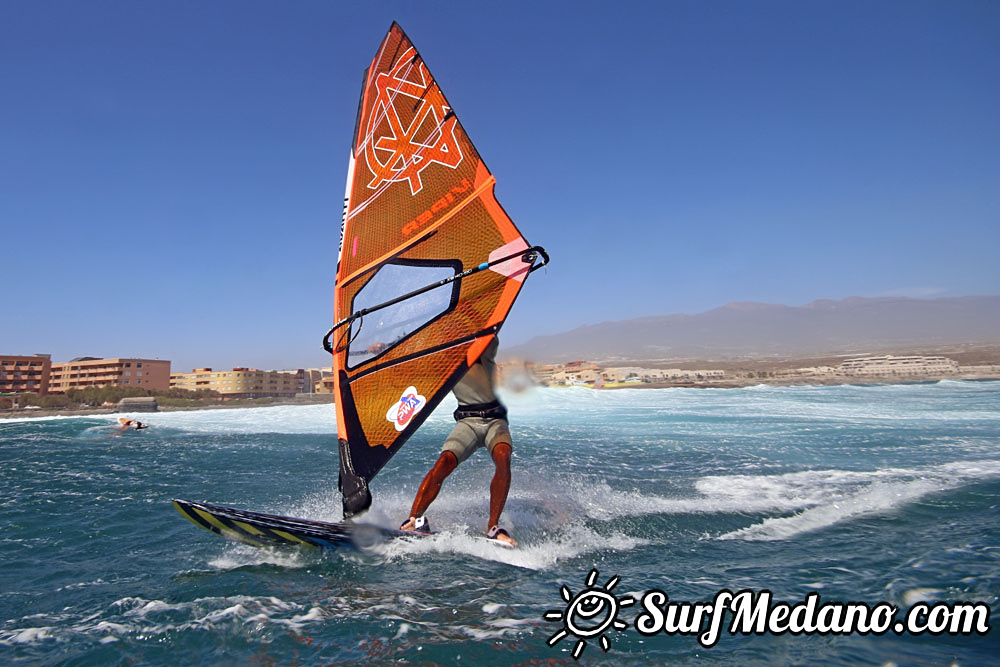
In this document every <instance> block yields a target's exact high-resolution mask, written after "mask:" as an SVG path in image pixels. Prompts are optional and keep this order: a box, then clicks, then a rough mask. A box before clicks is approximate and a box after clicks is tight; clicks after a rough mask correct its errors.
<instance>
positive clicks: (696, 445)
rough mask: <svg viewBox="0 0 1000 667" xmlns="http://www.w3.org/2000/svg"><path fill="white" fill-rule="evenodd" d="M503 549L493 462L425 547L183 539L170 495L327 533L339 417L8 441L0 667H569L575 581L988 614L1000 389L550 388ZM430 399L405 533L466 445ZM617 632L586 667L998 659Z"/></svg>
mask: <svg viewBox="0 0 1000 667" xmlns="http://www.w3.org/2000/svg"><path fill="white" fill-rule="evenodd" d="M505 399H506V401H507V403H508V406H509V408H510V412H511V416H512V429H513V432H514V437H515V443H514V446H515V453H516V456H515V460H514V465H515V469H514V483H513V488H512V491H511V497H510V500H509V502H508V511H507V512H506V514H505V521H506V523H507V525H508V526H510V527H511V528H512V530H513V532H514V534H515V535H516V536H517V538H518V539H519V540H520V541H521V543H522V547H521V548H520V549H518V550H514V551H507V550H504V549H501V548H499V547H496V546H494V545H492V544H489V543H486V542H484V541H483V540H481V539H479V538H478V537H477V535H478V534H479V532H480V531H482V530H483V529H484V528H485V521H486V513H487V486H488V484H489V479H490V476H491V474H492V465H491V464H490V462H489V461H488V459H487V457H486V456H485V455H483V454H482V453H478V454H476V455H475V456H474V457H473V458H472V459H471V460H470V461H468V462H467V463H465V464H463V465H462V466H461V467H460V468H459V469H458V470H457V471H456V472H455V474H454V475H453V477H452V478H450V479H449V480H448V481H447V482H446V484H445V488H444V490H443V492H442V495H441V497H440V498H439V500H438V502H437V503H436V504H435V505H434V506H432V508H431V511H430V513H429V516H430V518H431V522H432V524H433V526H434V528H435V530H437V531H440V532H439V533H438V534H437V535H434V536H432V537H429V538H424V539H421V540H416V541H412V542H410V541H405V540H403V541H396V542H393V543H390V544H385V545H381V546H378V547H376V548H375V549H374V550H373V551H371V552H368V553H360V552H326V553H324V552H310V551H297V550H283V551H266V550H259V549H253V548H251V547H246V546H243V545H238V544H231V543H229V542H226V541H224V540H222V539H220V538H219V537H217V536H214V535H212V534H210V533H208V532H205V531H203V530H200V529H198V528H196V527H195V526H194V525H192V524H190V523H189V522H187V521H185V520H184V519H182V518H181V517H180V515H178V514H177V513H176V512H175V511H174V510H173V509H172V507H171V506H170V503H169V500H170V499H171V498H174V497H180V498H187V499H191V500H206V501H211V502H218V503H221V504H229V505H234V506H239V507H246V508H251V509H257V510H262V511H270V512H277V513H283V514H291V515H296V516H303V517H307V518H313V519H323V520H338V519H339V518H340V510H339V499H338V497H337V493H336V470H337V458H336V451H335V440H334V437H333V436H332V435H331V434H332V433H333V430H334V425H333V414H332V413H333V410H332V408H331V407H330V406H308V407H275V408H254V409H245V410H221V411H201V412H172V413H157V414H151V415H147V416H143V417H142V418H143V420H144V421H147V422H149V423H150V424H151V426H152V427H151V428H150V429H148V430H147V431H144V432H130V433H127V434H125V435H122V436H118V437H115V436H113V435H112V433H113V426H112V422H113V421H114V419H115V417H116V416H117V415H116V416H100V417H74V418H47V419H36V420H25V421H16V422H2V423H0V480H2V488H3V490H4V493H3V497H2V500H0V503H2V514H0V517H2V526H3V528H2V531H0V562H2V563H3V567H2V570H0V663H8V664H9V663H14V664H18V663H23V664H72V665H106V664H126V663H128V664H134V663H138V664H193V663H206V664H208V663H211V664H271V663H277V664H293V663H300V664H317V663H324V662H341V661H347V662H363V661H368V660H373V661H377V662H388V661H393V660H406V661H413V662H418V661H419V662H424V663H427V664H461V663H466V662H468V663H470V664H481V663H482V664H514V663H530V662H532V661H539V662H540V661H547V660H556V661H560V662H564V663H570V664H572V663H573V658H572V657H571V650H572V649H573V646H574V642H575V639H576V638H575V637H570V638H567V639H564V640H562V641H560V642H558V643H557V644H556V645H555V646H554V647H553V646H549V645H548V644H547V643H546V642H547V640H548V639H549V637H550V636H552V635H553V634H554V633H555V632H556V631H558V630H559V629H560V628H561V627H562V626H561V623H560V622H558V621H551V620H545V619H544V618H543V615H544V614H545V612H546V611H548V610H550V609H560V608H565V602H564V601H563V600H562V598H561V597H560V587H561V586H563V585H565V586H566V587H567V588H568V589H570V590H571V591H572V592H573V593H576V592H578V591H580V590H581V589H583V588H584V587H585V580H586V578H587V576H588V573H589V572H590V570H591V569H592V568H596V569H597V570H599V573H600V574H599V576H598V578H597V579H598V583H600V584H603V583H604V582H605V581H606V580H608V579H609V578H610V577H612V576H613V575H618V576H620V577H621V579H620V583H619V584H618V586H617V588H616V589H615V590H614V592H615V594H617V595H620V596H625V595H628V594H631V595H633V596H635V597H638V596H639V595H641V594H642V592H644V591H646V590H649V589H652V588H660V589H662V590H664V591H665V592H667V593H668V594H669V596H670V598H671V599H672V600H678V601H691V602H703V601H709V600H711V599H712V597H713V596H714V595H715V593H716V592H718V591H719V590H721V589H723V588H728V589H731V590H738V589H742V588H749V589H754V590H760V589H768V590H770V591H772V592H773V593H774V596H775V598H777V599H779V600H786V601H789V602H795V601H800V600H802V599H803V598H804V596H805V595H806V594H807V593H809V592H810V591H816V592H818V593H820V595H821V596H822V599H823V600H831V601H832V600H837V601H864V602H868V603H869V604H872V605H874V604H875V603H877V602H881V601H887V602H890V603H892V604H894V605H897V606H899V607H901V608H903V609H904V610H905V608H906V607H908V606H909V605H911V604H913V603H915V602H919V601H922V600H926V601H937V600H946V601H964V602H985V603H986V604H988V605H989V606H990V608H991V618H990V625H991V627H992V626H995V625H996V623H997V620H998V618H997V616H998V609H1000V602H998V596H1000V509H998V506H1000V382H941V383H938V384H918V385H895V386H843V387H792V388H789V387H784V388H778V387H763V386H761V387H752V388H748V389H727V390H697V389H663V390H643V389H640V390H619V391H594V390H590V389H582V388H581V389H562V390H560V389H545V390H537V391H533V392H530V393H524V394H516V395H508V396H506V397H505ZM453 407H454V406H453V405H451V404H448V403H446V404H445V405H443V406H442V407H441V408H440V409H439V410H438V411H437V412H436V413H435V414H434V415H433V416H432V417H431V418H430V420H429V421H428V423H427V424H426V425H425V426H424V427H423V428H422V429H421V431H420V433H418V435H416V436H415V437H414V439H413V440H412V441H411V442H410V444H408V445H407V447H406V448H405V449H404V450H403V451H402V452H401V453H400V454H399V455H397V457H396V458H395V459H393V461H392V462H391V463H390V465H389V466H388V467H387V468H386V470H385V471H384V472H383V473H382V474H381V475H380V476H379V477H378V478H377V479H376V480H375V483H374V485H373V486H374V493H375V511H374V512H373V514H372V517H371V519H372V520H374V521H377V522H381V523H385V524H387V525H391V524H393V523H395V524H396V525H398V522H399V521H400V520H402V518H403V517H404V516H405V515H406V514H407V511H408V509H409V504H410V501H411V500H412V496H413V494H414V493H415V491H416V487H417V485H418V484H419V482H420V479H421V477H422V476H423V474H424V472H425V471H426V469H427V468H428V467H429V466H430V465H431V463H432V462H433V460H434V459H435V458H436V455H437V451H438V448H439V447H440V443H441V441H442V440H443V438H444V436H445V435H446V434H447V432H448V429H449V428H450V426H451V421H450V416H449V414H450V411H451V409H452V408H453ZM638 612H639V609H638V607H632V608H626V609H623V610H622V612H621V613H620V615H619V618H620V619H623V620H624V621H625V622H626V623H627V624H628V625H629V627H628V628H627V629H626V630H617V631H614V630H612V631H609V632H608V633H606V636H607V638H608V640H609V641H610V649H609V651H608V652H607V653H604V652H603V651H602V650H601V648H600V646H599V645H598V642H597V641H596V638H594V639H593V640H588V644H587V646H586V648H585V649H584V652H583V654H582V656H581V657H580V660H579V662H580V664H598V663H603V664H615V665H617V664H636V665H639V664H647V663H650V662H652V663H662V662H671V663H675V662H677V663H686V662H694V661H695V660H698V661H707V662H709V663H720V664H775V663H779V664H780V663H812V662H823V663H824V664H852V665H853V664H885V663H887V662H896V663H899V664H927V665H935V664H942V665H943V664H950V663H951V662H952V661H957V662H959V663H960V664H997V658H996V656H997V655H1000V641H998V639H997V632H996V631H995V630H994V631H991V632H990V633H988V634H987V635H985V636H981V635H973V636H948V635H941V636H929V635H921V636H912V635H905V634H904V635H899V636H897V635H895V634H893V633H889V634H886V635H884V636H857V635H852V636H791V635H788V634H785V635H781V636H774V635H763V636H755V635H751V636H742V635H729V634H723V636H722V638H721V640H720V641H719V642H718V644H716V645H715V646H714V647H712V648H708V649H706V648H703V647H701V646H700V645H699V644H698V642H697V640H696V638H694V637H691V636H665V635H657V636H654V637H644V636H642V635H640V634H639V633H638V632H636V630H635V629H634V628H633V627H631V623H632V621H633V620H634V618H635V616H636V614H637V613H638Z"/></svg>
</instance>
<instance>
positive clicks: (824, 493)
mask: <svg viewBox="0 0 1000 667" xmlns="http://www.w3.org/2000/svg"><path fill="white" fill-rule="evenodd" d="M998 474H1000V461H997V460H987V461H956V462H952V463H946V464H942V465H938V466H933V467H929V468H921V469H901V468H889V469H883V470H876V471H872V472H853V471H811V472H803V473H791V474H787V475H781V476H778V477H775V478H771V479H765V480H760V481H759V482H756V483H755V481H754V479H752V478H749V479H748V478H740V477H739V476H727V477H725V478H724V479H725V484H724V485H722V486H723V488H726V489H732V490H735V493H736V494H737V495H738V494H739V493H748V492H749V493H752V491H753V489H754V488H755V484H756V485H759V486H760V487H763V488H765V489H766V488H769V487H774V488H778V489H779V490H780V492H781V494H786V495H787V497H788V498H789V499H790V500H794V499H796V498H798V499H799V500H800V501H801V502H802V503H803V504H809V505H813V506H811V507H808V508H807V509H804V510H802V511H800V512H798V513H796V514H794V515H792V516H787V517H772V518H768V519H764V520H763V521H762V522H760V523H757V524H754V525H752V526H747V527H746V528H740V529H739V530H734V531H731V532H728V533H725V534H723V535H720V536H718V538H717V539H720V540H732V539H742V540H752V541H769V540H783V539H788V538H791V537H794V536H796V535H799V534H802V533H807V532H812V531H816V530H820V529H822V528H827V527H830V526H833V525H835V524H838V523H842V522H844V521H848V520H850V519H852V518H855V517H858V516H862V515H869V514H882V513H886V512H890V511H893V510H896V509H898V508H900V507H902V506H905V505H907V504H909V503H912V502H913V501H915V500H918V499H920V498H923V497H925V496H927V495H929V494H932V493H937V492H940V491H945V490H948V489H953V488H958V487H960V486H963V485H965V484H968V483H970V482H975V481H977V480H979V479H983V478H988V477H993V476H996V475H998ZM712 486H713V487H714V486H715V485H714V484H713V485H712Z"/></svg>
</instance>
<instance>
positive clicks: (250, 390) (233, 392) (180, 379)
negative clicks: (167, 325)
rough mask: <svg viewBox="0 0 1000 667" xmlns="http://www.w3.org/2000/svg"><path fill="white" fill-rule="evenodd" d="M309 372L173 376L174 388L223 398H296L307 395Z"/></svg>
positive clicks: (239, 371) (199, 370) (247, 370)
mask: <svg viewBox="0 0 1000 667" xmlns="http://www.w3.org/2000/svg"><path fill="white" fill-rule="evenodd" d="M305 381H306V372H305V371H304V370H302V369H299V370H296V371H262V370H259V369H257V368H234V369H233V370H231V371H213V370H212V369H211V368H195V369H194V370H192V371H191V372H190V373H172V374H171V375H170V387H171V388H172V389H173V388H177V389H187V390H188V391H198V390H199V389H210V390H212V391H217V392H219V394H221V395H222V397H223V398H264V397H273V398H294V397H295V395H296V394H301V393H308V392H303V391H301V390H302V387H303V382H305Z"/></svg>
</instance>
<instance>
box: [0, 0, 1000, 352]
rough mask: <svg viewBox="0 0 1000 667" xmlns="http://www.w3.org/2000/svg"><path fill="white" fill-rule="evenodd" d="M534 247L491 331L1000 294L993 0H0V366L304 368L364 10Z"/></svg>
mask: <svg viewBox="0 0 1000 667" xmlns="http://www.w3.org/2000/svg"><path fill="white" fill-rule="evenodd" d="M393 19H395V20H398V21H399V22H400V24H401V25H402V26H403V29H404V30H406V31H407V33H408V34H409V36H410V37H411V38H412V39H413V41H414V42H415V44H416V46H417V48H418V49H420V51H421V52H422V54H423V55H424V58H425V59H426V61H427V63H428V65H429V67H430V68H431V71H432V72H433V73H434V74H435V76H436V77H437V79H438V82H439V83H440V84H441V86H442V88H443V90H444V92H445V94H446V95H447V96H448V97H449V99H450V101H451V102H452V104H453V105H454V107H455V109H456V111H457V113H458V116H459V118H460V119H461V120H462V122H463V124H464V126H465V127H466V129H467V130H468V132H469V134H470V136H471V137H472V139H473V141H474V142H475V143H476V145H477V147H478V149H479V151H480V153H481V154H482V156H483V158H484V159H485V160H486V162H487V164H488V165H489V166H490V167H491V169H492V170H493V172H494V174H495V175H496V177H497V180H498V185H497V193H498V196H499V198H500V200H501V202H502V203H503V205H504V207H505V208H506V209H507V211H508V212H509V213H510V214H511V216H512V217H513V218H514V220H515V221H516V222H517V224H518V225H519V226H520V228H521V230H522V231H523V232H524V234H525V235H526V236H527V238H528V240H529V241H531V242H533V243H539V244H542V245H544V246H546V247H547V248H548V249H549V251H550V253H551V255H552V263H551V265H550V268H549V269H548V271H547V273H543V272H539V273H536V274H534V275H533V276H532V279H531V280H530V281H529V283H528V285H527V288H526V290H525V291H524V293H523V294H522V296H521V298H520V300H519V301H518V303H517V304H516V305H515V308H514V313H513V315H512V316H511V318H510V319H509V321H508V324H507V328H506V329H505V334H504V335H503V336H502V338H503V339H504V340H505V341H507V342H509V343H514V342H522V341H524V340H526V339H528V338H530V337H531V336H532V335H535V334H547V333H555V332H558V331H563V330H567V329H570V328H573V327H575V326H578V325H581V324H585V323H593V322H599V321H604V320H614V319H623V318H629V317H637V316H643V315H657V314H668V313H677V312H686V313H695V312H702V311H705V310H709V309H711V308H715V307H718V306H721V305H724V304H726V303H728V302H731V301H767V302H773V303H784V304H790V305H800V304H804V303H807V302H809V301H812V300H814V299H818V298H832V299H839V298H843V297H847V296H882V295H906V296H922V297H933V296H959V295H971V294H997V293H1000V270H998V268H997V266H998V249H1000V120H998V119H1000V3H997V2H993V1H990V0H987V1H982V2H977V1H972V0H963V1H962V2H945V1H941V2H922V1H913V0H905V1H903V0H900V1H898V2H878V1H874V2H871V1H851V0H846V1H845V0H837V1H826V2H824V1H813V2H800V1H797V0H796V1H791V2H775V1H760V2H743V1H735V0H733V1H726V2H722V1H709V2H696V1H694V0H691V1H687V2H628V1H624V0H619V1H617V2H580V1H576V2H492V3H458V2H448V3H446V2H431V1H428V2H409V1H408V2H380V3H378V2H348V1H346V0H345V1H331V0H296V1H294V2H279V1H277V0H273V1H269V2H261V1H248V0H238V1H237V0H234V1H225V2H223V1H197V2H195V1H190V0H170V1H166V0H164V1H162V2H149V1H144V0H121V1H117V2H110V1H103V0H88V1H87V2H80V1H78V0H69V1H50V0H41V1H38V2H17V1H14V0H8V1H7V2H2V3H0V228H2V232H0V276H2V281H3V282H2V284H3V287H2V289H3V307H2V308H0V313H2V315H0V318H2V323H0V353H5V354H31V353H36V352H48V353H51V354H52V355H53V359H54V360H56V361H64V360H67V359H69V358H71V357H75V356H81V355H93V356H141V357H158V358H163V359H170V360H172V361H173V369H174V370H180V371H187V370H189V369H190V368H192V367H194V366H213V367H216V368H227V367H232V366H233V365H250V366H256V367H261V368H285V367H297V366H319V365H327V364H328V363H329V360H328V357H327V355H326V354H325V353H323V352H322V351H321V350H320V339H321V337H322V335H323V333H324V332H325V331H326V329H327V328H328V327H329V325H330V323H331V319H332V293H333V292H332V290H333V276H334V269H335V267H334V262H335V253H336V247H337V243H338V240H339V239H338V236H339V227H340V210H341V202H342V198H343V191H344V180H345V177H346V168H347V155H348V150H349V145H350V138H351V132H352V129H353V126H354V120H355V114H356V111H357V103H358V95H359V93H360V85H361V74H362V71H363V69H364V67H365V66H366V65H367V63H368V62H369V61H370V59H371V57H372V56H373V54H374V52H375V49H376V48H377V46H378V44H379V43H380V41H381V40H382V38H383V36H384V34H385V31H386V30H387V29H388V27H389V25H390V23H391V21H392V20H393Z"/></svg>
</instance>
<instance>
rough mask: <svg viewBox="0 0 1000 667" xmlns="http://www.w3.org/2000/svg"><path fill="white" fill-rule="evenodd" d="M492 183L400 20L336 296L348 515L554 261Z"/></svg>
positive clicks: (364, 502)
mask: <svg viewBox="0 0 1000 667" xmlns="http://www.w3.org/2000/svg"><path fill="white" fill-rule="evenodd" d="M494 183H495V179H494V177H493V175H492V174H491V173H490V171H489V170H488V169H487V168H486V165H485V164H484V163H483V161H482V159H481V158H480V157H479V153H478V152H477V151H476V149H475V147H474V146H473V145H472V143H471V141H470V140H469V137H468V136H467V135H466V133H465V131H464V129H463V128H462V126H461V124H460V123H459V122H458V118H457V116H456V115H455V112H454V110H453V109H452V108H451V105H450V104H449V103H448V100H447V99H446V98H445V96H444V94H443V93H442V92H441V88H440V87H439V86H438V84H437V82H436V81H435V80H434V78H433V77H432V76H431V73H430V71H429V70H428V69H427V65H426V64H425V63H424V61H423V59H422V58H421V57H420V54H419V53H418V52H417V50H416V49H415V48H414V46H413V44H412V42H411V41H410V40H409V38H408V37H407V36H406V34H405V33H404V32H403V30H402V29H401V28H400V27H399V25H398V24H396V23H393V25H392V26H391V27H390V29H389V33H388V34H387V35H386V38H385V40H384V41H383V42H382V45H381V46H380V47H379V49H378V52H377V53H376V55H375V58H374V59H373V60H372V62H371V65H370V66H369V67H368V69H367V70H366V71H365V75H364V82H363V87H362V92H361V102H360V107H359V109H358V116H357V124H356V128H355V133H354V139H353V144H352V150H351V156H350V162H349V167H348V178H347V192H346V199H345V205H344V218H343V225H342V229H341V242H340V253H339V259H338V265H337V277H336V286H335V289H334V322H335V323H336V324H335V325H334V327H333V328H332V329H331V330H330V332H328V333H327V336H326V338H325V339H324V347H325V348H326V349H328V350H329V351H331V352H332V353H333V371H334V393H335V401H336V409H337V431H338V433H337V435H338V442H339V450H340V485H341V491H342V492H343V495H344V514H345V516H351V515H353V514H355V513H357V512H360V511H362V510H364V509H367V507H368V506H369V505H370V504H371V494H370V491H369V488H368V483H369V482H370V481H371V479H372V478H373V477H374V476H375V475H376V474H377V473H378V472H379V470H381V468H382V467H383V466H384V465H385V464H386V462H387V461H388V460H389V459H390V458H391V457H392V456H393V455H394V454H395V453H396V452H397V451H398V450H399V448H400V447H402V446H403V443H404V442H406V440H407V438H409V437H410V436H411V435H412V434H413V433H414V431H415V430H416V429H417V428H418V427H419V426H420V424H422V423H423V422H424V420H425V419H426V418H427V417H428V416H429V415H430V414H431V412H432V411H433V410H434V407H435V406H437V405H438V403H440V401H441V400H442V399H443V398H444V397H445V396H446V395H447V393H448V392H449V391H450V390H451V388H452V387H453V386H454V385H455V383H457V382H458V381H459V380H460V379H461V377H462V376H463V375H464V374H465V372H466V370H468V368H469V367H470V366H471V365H472V364H473V363H475V361H476V360H477V359H478V358H479V356H480V354H482V352H483V350H485V349H486V347H487V346H488V345H489V343H490V342H491V341H492V340H493V337H494V336H495V335H496V333H497V331H498V330H499V329H500V326H501V325H502V324H503V322H504V319H505V318H506V317H507V314H508V312H509V311H510V308H511V306H512V305H513V303H514V299H515V298H517V295H518V293H519V292H520V290H521V287H522V286H523V284H524V281H525V278H526V277H527V275H528V274H529V273H530V272H531V271H533V270H535V269H537V268H539V267H541V266H543V265H544V264H545V263H547V262H548V256H547V255H546V254H545V251H544V250H543V249H542V248H540V247H537V246H536V247H532V246H530V245H529V244H528V242H527V241H526V240H525V239H524V237H523V236H522V235H521V233H520V232H519V231H518V229H517V227H515V226H514V223H513V222H512V221H511V219H510V218H509V217H508V216H507V214H506V213H505V212H504V210H503V208H502V207H501V206H500V204H499V203H498V202H497V200H496V198H495V196H494V193H493V186H494Z"/></svg>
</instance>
